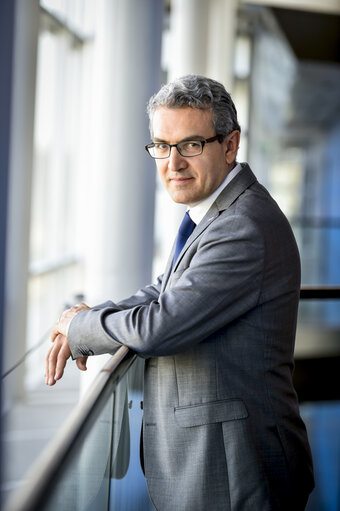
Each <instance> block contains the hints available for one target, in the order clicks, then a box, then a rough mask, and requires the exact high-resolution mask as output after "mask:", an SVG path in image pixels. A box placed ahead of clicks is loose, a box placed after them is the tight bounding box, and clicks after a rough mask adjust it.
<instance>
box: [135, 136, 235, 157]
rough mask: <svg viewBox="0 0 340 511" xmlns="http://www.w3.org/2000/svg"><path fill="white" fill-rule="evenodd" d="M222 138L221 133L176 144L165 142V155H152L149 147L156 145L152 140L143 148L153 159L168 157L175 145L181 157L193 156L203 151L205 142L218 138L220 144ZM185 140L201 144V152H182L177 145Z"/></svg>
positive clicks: (208, 142)
mask: <svg viewBox="0 0 340 511" xmlns="http://www.w3.org/2000/svg"><path fill="white" fill-rule="evenodd" d="M224 139H225V137H224V136H223V135H215V136H214V137H210V138H206V139H202V140H183V142H178V143H177V144H166V143H164V145H166V146H168V147H169V153H168V155H167V156H153V155H152V154H151V153H150V149H152V148H153V147H155V145H156V144H155V143H154V142H151V143H150V144H147V145H146V146H145V150H146V151H147V153H148V154H149V155H150V156H151V158H153V159H154V160H164V159H166V158H169V157H170V154H171V148H172V147H176V149H177V151H178V152H179V154H180V155H181V156H183V158H193V157H194V156H199V155H200V154H202V153H203V149H204V146H205V144H210V142H215V140H218V141H219V143H220V144H221V143H222V142H223V140H224ZM185 142H186V143H188V142H199V143H200V144H201V152H200V153H197V154H182V153H181V151H180V149H179V147H178V146H179V145H180V144H183V143H185Z"/></svg>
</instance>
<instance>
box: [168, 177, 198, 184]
mask: <svg viewBox="0 0 340 511" xmlns="http://www.w3.org/2000/svg"><path fill="white" fill-rule="evenodd" d="M192 179H193V178H192V177H184V176H178V177H171V178H170V179H169V181H171V182H172V183H175V184H185V183H187V182H188V181H191V180H192Z"/></svg>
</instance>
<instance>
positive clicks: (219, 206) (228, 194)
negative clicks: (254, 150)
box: [162, 163, 257, 291]
mask: <svg viewBox="0 0 340 511" xmlns="http://www.w3.org/2000/svg"><path fill="white" fill-rule="evenodd" d="M256 181H257V179H256V177H255V175H254V174H253V172H252V171H251V169H250V167H249V165H248V164H247V163H242V170H240V172H239V173H238V174H237V175H236V176H235V177H234V179H233V180H232V181H231V182H230V183H229V184H228V185H227V186H226V187H225V188H224V190H222V192H221V193H220V195H219V196H218V197H217V199H216V201H215V202H214V203H213V204H212V206H211V207H210V209H209V211H208V212H207V214H206V215H205V216H204V218H203V220H202V221H201V222H200V223H199V224H198V225H197V227H195V229H194V230H193V232H192V234H191V235H190V236H189V238H188V239H187V241H186V243H185V245H184V247H183V249H182V251H181V253H180V254H179V256H178V258H177V261H176V263H175V265H174V267H173V268H172V261H173V257H174V252H175V243H174V245H173V247H172V250H171V254H170V257H169V259H168V262H167V264H166V268H165V272H164V277H163V285H162V291H163V290H164V289H165V287H166V285H167V283H168V280H169V277H170V275H171V272H172V271H174V270H176V268H177V266H178V264H179V263H180V261H181V259H182V257H183V255H184V254H185V252H186V251H187V250H188V248H189V247H190V245H191V244H192V243H193V242H194V241H195V240H196V239H197V238H198V237H199V236H200V235H201V234H202V232H203V231H205V229H206V228H207V227H208V226H209V225H210V224H211V223H212V222H213V221H214V220H215V219H216V218H217V217H218V216H219V214H220V212H221V211H224V210H226V209H228V208H229V207H230V206H231V204H233V202H235V200H237V199H238V197H239V196H240V195H241V194H242V193H243V192H244V191H245V190H246V189H247V188H249V186H251V185H252V184H253V183H255V182H256Z"/></svg>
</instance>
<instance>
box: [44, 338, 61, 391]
mask: <svg viewBox="0 0 340 511" xmlns="http://www.w3.org/2000/svg"><path fill="white" fill-rule="evenodd" d="M58 351H59V347H58V337H57V338H56V340H55V342H54V344H53V346H52V347H51V348H50V350H49V352H48V354H47V357H46V385H54V384H55V380H54V374H55V366H56V359H57V356H58Z"/></svg>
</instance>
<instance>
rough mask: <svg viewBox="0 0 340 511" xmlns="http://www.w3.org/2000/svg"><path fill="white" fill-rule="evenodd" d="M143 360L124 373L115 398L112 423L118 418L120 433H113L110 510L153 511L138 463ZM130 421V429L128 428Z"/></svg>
mask: <svg viewBox="0 0 340 511" xmlns="http://www.w3.org/2000/svg"><path fill="white" fill-rule="evenodd" d="M143 371H144V361H143V360H141V359H137V361H136V362H135V363H134V365H133V366H132V367H131V368H130V370H129V371H128V374H127V380H126V388H125V389H123V387H122V386H121V388H120V396H119V399H117V398H116V405H115V412H114V417H115V418H114V423H115V424H116V426H117V425H118V422H119V420H121V427H120V428H116V431H117V432H118V431H119V430H120V431H121V434H120V435H117V434H115V432H114V434H113V438H114V441H113V455H112V472H111V486H110V507H109V510H110V511H121V510H124V511H152V510H154V509H155V508H154V507H153V505H152V503H151V501H150V497H149V494H148V491H147V487H146V481H145V477H144V474H143V472H142V469H141V464H140V448H139V443H140V434H141V423H142V409H141V401H142V399H143ZM128 424H130V428H128V427H127V426H128Z"/></svg>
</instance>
